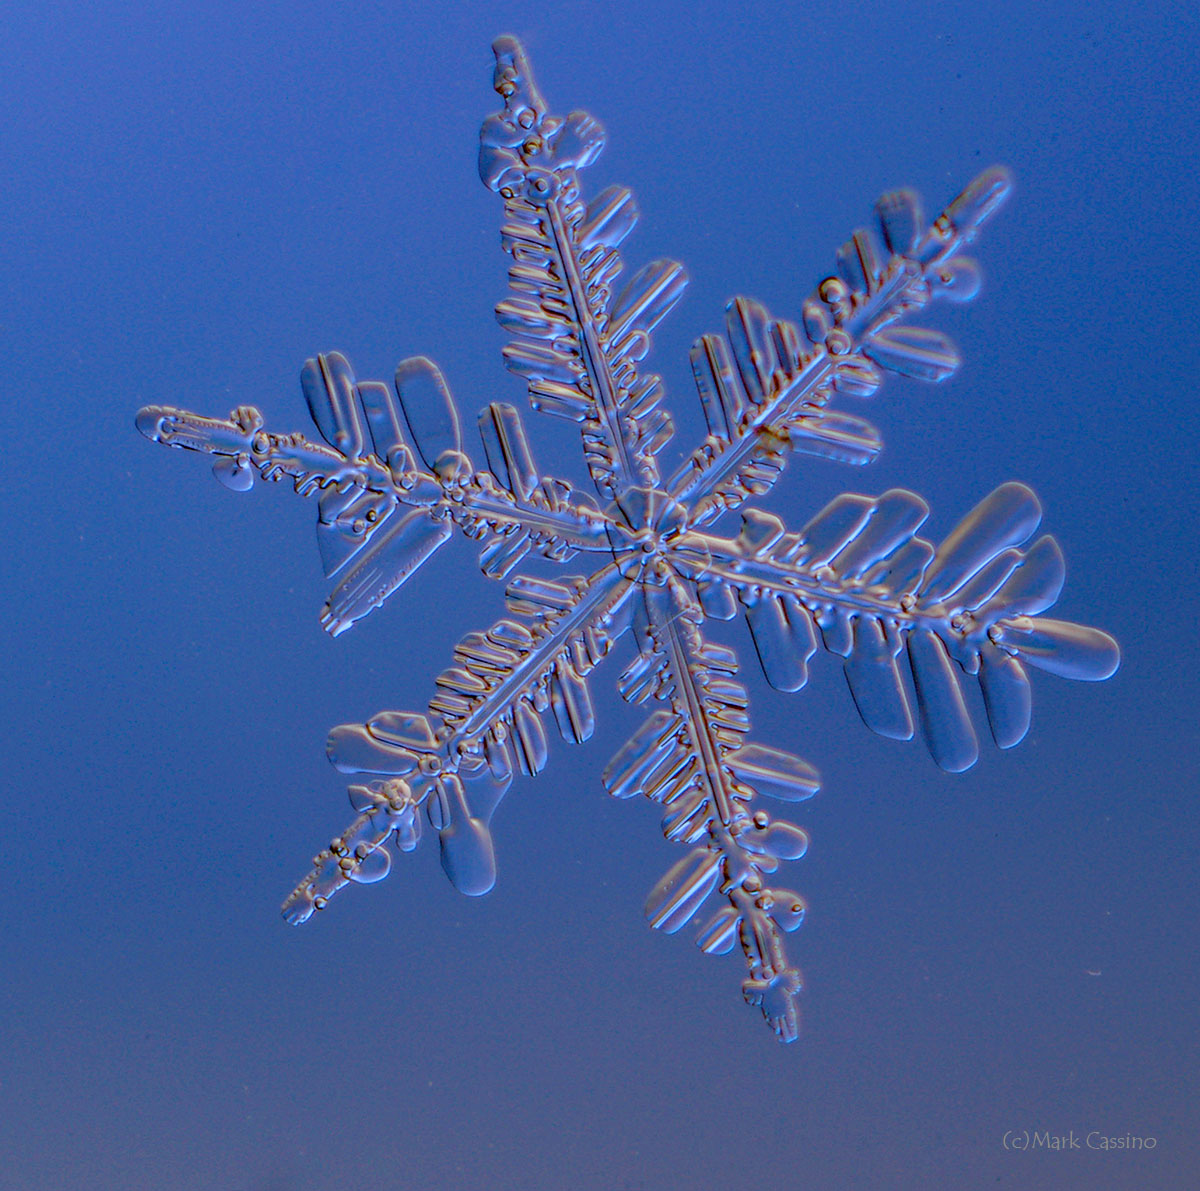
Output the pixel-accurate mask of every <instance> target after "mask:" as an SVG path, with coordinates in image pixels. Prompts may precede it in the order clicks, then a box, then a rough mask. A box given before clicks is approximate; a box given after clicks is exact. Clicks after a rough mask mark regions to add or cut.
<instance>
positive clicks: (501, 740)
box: [283, 564, 635, 924]
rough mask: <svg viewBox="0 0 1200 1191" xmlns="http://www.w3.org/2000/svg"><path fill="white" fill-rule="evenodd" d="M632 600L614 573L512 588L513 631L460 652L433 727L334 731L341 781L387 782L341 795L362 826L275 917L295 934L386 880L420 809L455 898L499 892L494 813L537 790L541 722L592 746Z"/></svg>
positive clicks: (415, 836)
mask: <svg viewBox="0 0 1200 1191" xmlns="http://www.w3.org/2000/svg"><path fill="white" fill-rule="evenodd" d="M634 590H635V588H634V586H633V585H632V584H631V583H630V582H629V581H628V580H627V579H625V578H624V577H623V576H622V574H621V572H620V570H619V569H618V568H617V567H616V566H615V565H612V564H610V565H609V566H606V567H604V568H602V569H601V570H599V571H597V572H596V574H594V575H593V576H591V577H590V579H583V578H574V579H572V578H566V579H563V580H562V581H560V582H555V583H550V582H547V581H545V580H537V579H529V578H526V577H523V576H517V577H515V578H514V579H513V580H512V582H511V583H510V584H509V587H508V602H509V608H510V610H511V611H512V612H513V613H514V614H516V615H517V616H519V617H520V619H503V620H500V621H498V622H497V623H496V624H494V625H492V627H491V628H490V629H488V630H487V631H486V632H484V633H468V634H467V636H466V637H464V638H463V639H462V641H460V642H459V644H458V646H457V647H456V648H455V651H454V661H455V663H456V665H454V666H451V667H450V668H448V669H447V670H445V671H443V673H442V674H441V675H440V676H439V677H438V679H437V687H438V690H437V693H436V694H435V695H434V696H433V698H432V699H431V700H430V701H429V707H428V714H423V713H411V712H400V711H382V712H380V713H379V714H378V715H376V716H374V717H372V718H371V719H370V720H368V721H367V723H365V724H343V725H341V726H339V727H336V728H334V729H333V731H332V732H331V733H330V735H329V743H328V746H327V751H328V754H329V759H330V761H332V763H333V765H334V766H335V767H336V768H337V769H338V770H339V771H341V772H342V773H368V774H375V775H382V776H384V777H386V778H387V779H388V780H386V781H383V782H374V783H372V784H371V785H369V786H351V787H350V789H349V794H350V802H351V805H352V806H353V807H354V808H355V809H356V810H358V811H360V812H361V813H360V814H359V816H358V817H357V818H356V819H355V820H354V822H353V823H351V825H350V827H349V828H348V829H347V830H346V831H345V832H344V833H343V834H342V835H340V836H338V837H336V838H335V839H334V840H333V841H332V843H331V844H330V846H329V847H328V848H326V849H324V850H323V851H322V852H320V853H319V854H318V855H317V856H315V857H314V858H313V868H312V871H311V872H310V873H309V875H308V876H307V877H305V879H304V880H303V881H301V883H300V884H299V885H298V886H297V887H296V889H295V890H293V892H292V893H291V894H290V895H289V897H288V898H287V900H286V901H285V902H284V904H283V915H284V917H285V918H286V919H287V920H288V922H291V923H293V924H299V923H301V922H304V921H305V920H306V919H307V918H309V917H310V915H311V914H312V912H313V910H317V909H322V908H324V906H325V905H326V904H327V903H328V901H329V899H330V898H331V897H332V896H333V895H334V894H335V893H337V892H338V891H339V890H341V889H343V888H345V886H346V885H347V884H349V883H351V882H357V883H360V884H366V883H371V882H374V881H378V880H380V879H381V878H383V877H385V876H386V875H387V873H388V871H389V870H390V868H391V857H390V855H389V854H388V852H387V850H386V848H384V846H383V845H384V843H385V841H386V840H387V837H388V835H389V833H391V832H392V831H395V832H396V835H397V842H398V844H399V847H400V849H401V850H402V851H405V852H408V851H412V849H413V848H415V847H416V845H417V842H418V840H419V839H420V818H419V815H418V811H419V810H420V808H421V807H422V806H424V808H425V810H426V814H427V817H428V819H429V822H430V823H431V825H432V826H433V827H434V828H435V829H436V830H437V831H438V837H439V844H440V847H441V859H442V867H443V869H444V870H445V872H446V875H447V876H448V877H449V878H450V880H451V882H452V883H453V884H454V885H455V887H456V888H457V889H458V890H459V891H460V892H462V893H467V894H470V895H473V896H477V895H480V894H483V893H487V892H488V890H490V889H491V888H492V886H493V884H494V883H495V879H496V868H495V858H494V855H493V848H492V838H491V833H490V831H489V828H488V821H489V820H490V818H491V815H492V812H493V811H494V810H495V808H496V806H497V804H498V803H499V801H500V799H501V798H502V797H503V795H504V793H505V791H506V790H507V789H508V786H509V783H510V782H511V781H512V779H513V775H514V772H515V771H516V770H517V769H520V770H521V772H523V773H525V774H527V775H530V776H532V775H534V774H537V773H539V772H540V771H541V770H542V768H543V767H544V766H545V764H546V760H547V755H548V747H547V741H546V733H545V729H544V726H543V723H542V716H543V714H544V713H546V712H547V711H549V712H550V714H551V716H552V718H553V719H554V721H555V723H556V724H557V725H558V729H559V732H560V734H561V735H562V737H563V739H564V740H568V741H572V742H574V743H579V742H582V741H584V740H587V739H588V738H589V737H590V736H591V734H592V731H593V728H594V724H595V716H594V713H593V710H592V702H591V696H590V694H589V692H588V688H587V681H586V679H587V676H588V675H589V674H590V672H591V671H592V669H594V667H595V666H596V665H597V664H598V663H599V662H600V661H601V660H602V659H603V658H604V657H605V656H606V655H607V653H608V651H609V650H610V649H611V648H612V644H613V641H614V640H615V639H616V638H617V637H619V636H620V635H621V634H622V633H623V632H624V631H625V630H626V628H627V627H628V624H629V608H628V605H629V601H630V597H631V595H632V594H633V592H634Z"/></svg>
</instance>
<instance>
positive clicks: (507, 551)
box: [137, 352, 609, 636]
mask: <svg viewBox="0 0 1200 1191" xmlns="http://www.w3.org/2000/svg"><path fill="white" fill-rule="evenodd" d="M395 383H396V391H395V395H393V393H392V392H391V391H390V390H389V389H388V387H387V386H386V385H384V384H382V383H380V382H378V381H361V382H360V381H356V380H355V377H354V373H353V371H352V370H351V367H350V364H349V362H348V361H347V360H346V358H345V357H344V356H343V355H341V354H340V353H339V352H330V353H329V354H327V355H320V356H317V357H316V358H315V359H312V360H309V361H308V363H307V364H306V365H305V366H304V370H303V372H302V373H301V384H302V387H303V389H304V393H305V396H306V398H307V400H308V406H309V412H310V413H311V415H312V418H313V421H314V423H315V424H316V426H317V428H318V430H319V431H320V432H321V435H322V437H323V438H324V439H325V444H328V445H325V444H323V443H316V442H311V441H310V440H308V439H307V438H305V437H304V435H303V434H300V433H292V434H273V433H268V432H267V431H265V430H264V429H263V417H262V414H261V413H259V411H258V410H257V409H255V408H254V407H253V406H242V407H239V408H238V409H236V410H234V411H233V413H231V414H230V416H229V418H228V419H221V418H209V417H205V416H203V415H201V414H195V413H191V412H190V411H188V410H181V409H175V408H173V407H171V406H147V407H145V408H144V409H142V410H140V411H139V413H138V417H137V425H138V429H139V430H141V432H142V433H143V434H144V435H145V436H146V437H147V438H149V439H151V440H152V441H154V442H159V443H162V444H164V445H165V446H170V447H178V448H182V449H185V450H191V451H199V452H202V453H205V454H211V455H214V456H216V460H215V463H214V465H213V473H214V475H215V476H216V477H217V479H219V480H220V481H221V482H222V483H223V484H225V485H226V486H227V487H229V488H231V489H233V490H234V491H239V492H244V491H246V490H247V489H249V488H250V487H251V485H252V484H253V482H254V475H255V473H256V472H257V473H258V474H259V475H260V476H261V477H262V478H263V479H264V480H268V481H278V480H281V479H284V478H287V479H290V480H291V481H292V484H293V487H294V488H295V491H296V492H297V493H298V494H300V495H301V496H311V495H315V496H316V497H317V541H318V544H319V546H320V548H321V558H322V562H323V565H324V570H325V574H326V575H328V576H334V575H340V576H341V578H340V581H339V583H338V585H337V586H336V587H335V588H334V590H333V592H332V594H331V595H330V597H329V600H328V601H327V603H326V605H325V608H324V611H323V612H322V615H321V621H322V623H323V624H324V626H325V628H326V629H327V630H328V631H329V632H330V633H332V634H333V635H335V636H336V635H337V634H338V633H341V632H344V631H345V630H346V629H348V628H349V627H350V626H351V625H352V624H353V623H354V622H355V621H357V620H360V619H361V618H362V617H364V616H366V615H367V614H368V613H369V612H371V611H373V610H374V609H375V608H377V607H379V606H380V605H382V604H383V602H384V601H385V600H386V599H387V598H388V597H389V596H391V595H392V594H393V593H394V592H396V591H397V590H398V589H399V588H400V587H401V585H402V584H403V583H404V582H405V581H406V580H407V579H408V578H409V577H411V576H412V575H413V574H414V573H415V572H416V571H417V570H418V569H419V568H420V567H421V566H422V565H423V564H424V563H425V562H426V561H427V560H428V559H429V558H430V557H432V555H433V554H434V552H435V551H436V550H438V549H439V548H440V547H441V546H442V545H444V544H445V543H446V542H447V541H448V540H449V539H450V537H451V535H452V527H454V526H457V527H458V528H459V529H461V530H462V532H463V533H464V534H465V535H466V536H468V537H470V538H473V539H479V540H482V542H483V546H482V550H481V553H480V566H481V567H482V568H483V571H484V573H485V574H486V575H488V576H490V577H493V578H501V577H503V576H505V575H507V574H508V573H509V572H510V571H511V570H512V569H513V567H515V566H516V565H517V564H518V563H519V562H520V561H521V559H522V558H524V557H525V556H526V555H527V554H528V553H529V552H530V551H531V550H536V551H537V552H538V553H541V554H543V555H545V556H546V557H548V558H550V559H552V560H554V561H556V562H563V561H566V560H567V559H569V558H570V557H572V556H573V555H574V554H575V553H576V552H577V551H604V552H607V551H608V549H609V541H608V528H609V519H608V518H607V517H605V516H604V514H602V513H601V512H600V511H599V510H598V509H597V508H596V506H595V502H594V501H593V500H591V499H590V498H587V497H580V496H578V495H577V494H575V493H573V491H572V489H571V485H570V484H568V483H566V482H565V481H563V480H557V479H553V478H549V477H543V476H542V475H541V474H540V472H539V471H538V469H537V467H536V466H535V464H534V462H533V458H532V455H531V453H530V450H529V444H528V441H527V439H526V436H525V431H524V427H523V426H522V424H521V419H520V416H519V414H518V413H517V411H516V410H515V409H513V407H512V406H510V405H507V404H504V403H502V402H492V403H491V404H490V405H488V406H487V407H486V408H485V409H484V411H483V412H482V413H481V414H480V417H479V428H480V433H481V435H482V438H483V443H484V448H485V451H486V454H487V458H488V463H489V467H490V468H491V470H490V471H477V470H475V469H474V467H473V466H472V464H471V461H470V459H469V458H468V457H467V456H466V455H465V454H464V453H463V451H462V441H461V429H460V426H459V419H458V412H457V408H456V406H455V404H454V400H453V398H452V397H451V395H450V391H449V389H448V387H447V386H446V382H445V380H444V378H443V377H442V374H441V372H440V371H439V370H438V369H437V367H436V366H435V365H434V364H433V363H432V362H430V361H429V360H427V359H425V358H424V357H420V356H418V357H414V358H412V359H409V360H404V361H402V362H401V364H400V365H399V366H398V367H397V369H396V382H395Z"/></svg>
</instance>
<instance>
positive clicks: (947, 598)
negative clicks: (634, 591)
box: [677, 483, 1119, 772]
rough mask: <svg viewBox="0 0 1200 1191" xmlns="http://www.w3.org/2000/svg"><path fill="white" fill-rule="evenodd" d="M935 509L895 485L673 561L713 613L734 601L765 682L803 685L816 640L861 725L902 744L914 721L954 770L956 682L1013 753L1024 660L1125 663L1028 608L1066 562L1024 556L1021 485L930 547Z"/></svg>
mask: <svg viewBox="0 0 1200 1191" xmlns="http://www.w3.org/2000/svg"><path fill="white" fill-rule="evenodd" d="M928 513H929V508H928V506H927V505H926V504H925V502H924V501H923V500H921V498H920V497H919V496H916V495H915V494H914V493H912V492H907V491H904V490H903V489H893V490H892V491H890V492H886V493H884V494H883V496H881V497H878V498H877V499H873V498H871V497H868V496H857V495H852V494H847V495H843V496H839V497H838V498H837V499H836V500H834V501H833V502H832V503H831V504H829V505H828V506H826V508H824V509H823V510H822V511H821V512H820V513H818V514H817V515H816V516H815V517H814V518H813V519H812V520H811V521H810V522H809V523H808V524H807V525H806V526H805V527H804V528H803V529H802V530H801V531H800V532H799V533H791V534H789V533H786V532H785V531H784V527H783V523H782V522H781V521H780V520H779V519H778V518H776V517H773V516H771V515H770V514H767V513H762V512H759V511H758V510H753V509H752V510H749V511H747V512H746V514H745V515H744V517H743V522H742V531H741V533H740V534H739V535H738V537H736V538H732V539H729V538H719V537H716V536H714V535H711V534H704V533H692V534H690V535H688V536H686V537H684V538H681V539H680V541H679V546H678V549H679V554H678V555H677V562H678V565H679V567H680V570H681V571H683V572H684V573H687V574H689V575H690V576H692V577H693V578H695V579H696V580H698V582H699V584H700V587H701V593H702V599H703V601H704V603H705V605H706V607H707V608H708V609H709V611H710V614H712V615H717V616H730V615H733V612H734V607H735V602H734V596H735V595H736V600H737V603H739V604H740V605H741V607H742V609H743V611H744V613H745V617H746V621H747V623H748V625H749V627H750V631H751V634H752V636H753V638H754V642H755V646H756V648H757V650H758V656H759V660H760V662H761V664H762V668H763V671H764V673H765V674H766V676H767V679H768V681H769V682H770V683H771V684H772V685H773V686H775V687H777V688H779V689H782V690H797V689H799V688H800V687H801V686H803V685H804V683H805V681H806V679H807V661H808V659H809V657H811V655H812V654H813V652H814V651H815V649H816V644H817V641H818V640H820V641H821V642H822V644H823V645H824V647H825V648H826V649H827V650H829V651H830V652H831V653H834V654H836V655H838V656H840V657H842V658H844V659H845V665H844V669H845V674H846V680H847V682H848V684H849V687H850V691H851V694H852V695H853V697H854V702H855V706H856V707H857V708H858V710H859V714H860V715H861V716H862V719H863V721H864V723H866V725H867V726H868V727H869V728H871V729H872V730H873V731H875V732H877V733H879V734H880V735H882V736H888V737H891V738H893V739H896V740H908V739H910V738H911V737H912V735H913V725H914V719H917V720H919V722H920V725H921V730H922V735H923V737H924V739H925V742H926V744H927V746H928V748H929V751H930V753H931V754H932V756H933V758H934V760H935V761H936V762H937V763H938V764H939V765H940V766H941V767H942V768H943V769H946V770H949V771H951V772H959V771H961V770H963V769H967V768H969V767H970V766H971V765H973V764H974V763H975V760H976V759H977V756H978V745H977V742H976V738H975V732H974V729H973V728H972V726H971V721H970V717H969V715H968V713H967V707H966V703H965V701H964V697H963V691H962V684H961V675H963V674H966V675H971V676H975V677H977V678H978V679H979V683H980V687H981V689H982V692H983V699H984V706H985V708H986V711H987V718H988V723H989V726H990V728H991V732H992V736H993V738H994V739H995V741H996V743H997V744H998V745H999V746H1000V747H1001V748H1011V747H1012V746H1013V745H1015V744H1017V743H1019V741H1020V740H1021V739H1022V738H1023V737H1024V735H1025V733H1026V731H1027V730H1028V727H1029V714H1030V701H1029V680H1028V677H1027V675H1026V670H1025V665H1032V666H1035V667H1037V668H1039V669H1043V670H1048V671H1050V672H1051V673H1055V674H1059V675H1062V676H1065V677H1068V678H1077V679H1086V680H1092V681H1096V680H1099V679H1104V678H1107V677H1109V675H1111V674H1112V673H1113V671H1114V670H1115V669H1116V668H1117V661H1118V656H1119V655H1118V650H1117V645H1116V642H1115V641H1113V639H1112V638H1111V637H1110V636H1108V634H1107V633H1102V632H1101V631H1100V630H1099V629H1093V628H1088V627H1086V626H1083V625H1076V624H1071V623H1068V622H1065V621H1058V620H1051V619H1047V618H1044V617H1041V616H1038V615H1037V614H1038V613H1040V612H1043V611H1045V610H1046V609H1047V608H1049V607H1050V606H1051V605H1052V604H1053V603H1054V602H1055V600H1056V599H1057V598H1058V595H1059V592H1060V591H1061V590H1062V586H1063V579H1064V565H1063V556H1062V551H1061V550H1060V549H1059V547H1058V543H1057V542H1056V541H1055V540H1054V539H1053V538H1052V537H1049V536H1043V537H1041V538H1039V539H1038V540H1037V541H1036V542H1034V543H1033V544H1032V545H1031V546H1028V547H1027V548H1026V549H1025V550H1024V551H1022V550H1021V549H1019V548H1018V547H1020V546H1021V545H1023V544H1024V543H1025V542H1026V541H1027V540H1028V539H1029V538H1030V537H1031V536H1032V534H1033V533H1034V531H1035V530H1036V529H1037V527H1038V524H1039V523H1040V521H1041V508H1040V506H1039V504H1038V500H1037V497H1036V496H1035V495H1034V494H1033V493H1032V492H1031V491H1030V490H1029V489H1028V488H1026V487H1025V486H1024V485H1023V484H1014V483H1009V484H1004V485H1002V486H1001V487H1000V488H997V489H996V490H995V491H994V492H992V493H991V494H990V495H989V496H987V497H985V498H984V500H982V501H981V502H980V503H979V504H978V505H977V506H976V507H975V508H974V509H973V510H972V511H971V512H970V513H969V514H968V515H967V516H966V517H965V518H964V519H963V520H962V521H961V522H960V523H959V525H958V526H957V527H956V528H955V529H954V530H953V532H951V533H950V534H949V535H948V536H947V538H946V539H945V541H943V542H942V543H941V544H940V545H938V546H937V547H935V546H934V545H933V544H932V543H930V542H927V541H925V540H924V539H923V538H919V537H917V536H916V530H917V529H918V528H919V527H920V525H921V524H922V522H923V521H924V520H925V518H926V517H927V516H928ZM952 663H956V665H953V664H952ZM1023 663H1024V664H1023ZM902 665H903V667H904V669H905V670H906V671H907V672H908V673H909V674H911V679H912V694H910V693H909V689H908V686H907V684H906V682H905V680H904V677H903V675H902V672H901V666H902ZM914 711H915V712H916V716H914Z"/></svg>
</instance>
